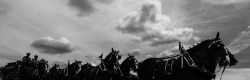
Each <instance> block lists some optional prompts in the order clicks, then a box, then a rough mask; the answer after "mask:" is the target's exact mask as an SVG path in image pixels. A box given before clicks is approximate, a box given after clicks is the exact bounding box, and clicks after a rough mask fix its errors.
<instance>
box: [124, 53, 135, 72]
mask: <svg viewBox="0 0 250 80" xmlns="http://www.w3.org/2000/svg"><path fill="white" fill-rule="evenodd" d="M128 56H129V57H128V58H127V59H128V60H129V63H130V64H129V65H130V66H131V69H132V70H133V71H135V72H136V71H137V69H138V61H137V60H136V59H135V56H134V55H132V56H131V55H129V54H128ZM125 60H126V59H125ZM125 60H124V61H125Z"/></svg>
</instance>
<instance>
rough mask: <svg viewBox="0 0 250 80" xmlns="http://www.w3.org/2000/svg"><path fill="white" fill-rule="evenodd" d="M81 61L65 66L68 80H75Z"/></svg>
mask: <svg viewBox="0 0 250 80" xmlns="http://www.w3.org/2000/svg"><path fill="white" fill-rule="evenodd" d="M81 63H82V61H76V60H75V62H74V63H72V64H70V65H68V66H67V73H66V75H67V76H68V78H69V79H77V77H78V76H77V75H78V72H79V71H80V68H81Z"/></svg>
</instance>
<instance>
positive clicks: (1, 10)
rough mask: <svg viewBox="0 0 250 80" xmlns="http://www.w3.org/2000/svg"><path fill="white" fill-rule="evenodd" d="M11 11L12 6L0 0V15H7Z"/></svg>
mask: <svg viewBox="0 0 250 80" xmlns="http://www.w3.org/2000/svg"><path fill="white" fill-rule="evenodd" d="M11 9H12V6H11V5H9V4H7V3H5V2H4V1H1V0H0V14H7V12H9V11H10V10H11Z"/></svg>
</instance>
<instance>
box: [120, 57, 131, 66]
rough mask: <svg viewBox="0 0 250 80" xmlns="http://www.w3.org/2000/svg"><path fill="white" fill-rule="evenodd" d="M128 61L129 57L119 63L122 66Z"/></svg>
mask: <svg viewBox="0 0 250 80" xmlns="http://www.w3.org/2000/svg"><path fill="white" fill-rule="evenodd" d="M129 59H130V57H127V58H126V59H125V60H123V62H122V63H121V66H124V65H125V63H127V62H129Z"/></svg>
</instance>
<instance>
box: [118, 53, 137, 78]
mask: <svg viewBox="0 0 250 80" xmlns="http://www.w3.org/2000/svg"><path fill="white" fill-rule="evenodd" d="M120 68H121V72H122V74H123V76H121V77H120V78H119V80H139V79H138V77H137V76H135V75H132V74H131V73H130V72H131V70H132V71H134V72H136V71H137V69H138V61H137V60H136V59H135V57H134V56H131V55H129V54H128V57H127V58H126V59H125V60H124V61H123V62H122V63H121V65H120Z"/></svg>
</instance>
